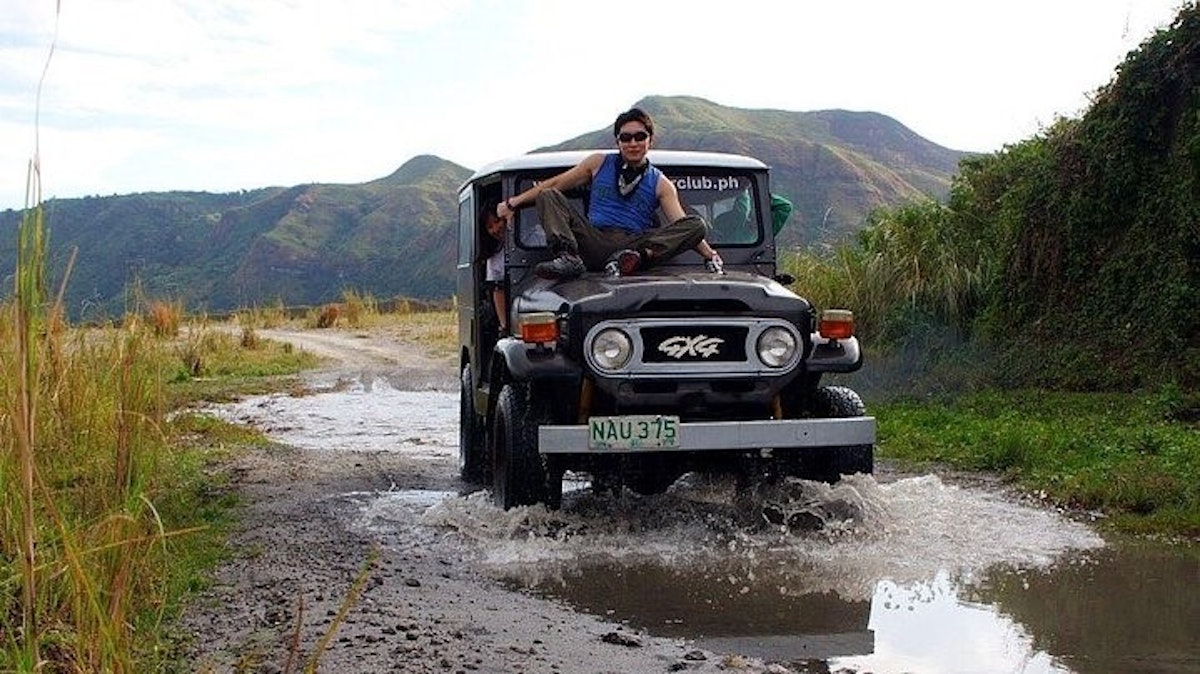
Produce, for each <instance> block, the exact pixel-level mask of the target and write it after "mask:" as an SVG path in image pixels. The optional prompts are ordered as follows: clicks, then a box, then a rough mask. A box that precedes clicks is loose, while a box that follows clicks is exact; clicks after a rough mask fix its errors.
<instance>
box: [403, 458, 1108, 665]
mask: <svg viewBox="0 0 1200 674" xmlns="http://www.w3.org/2000/svg"><path fill="white" fill-rule="evenodd" d="M759 497H760V498H761V499H762V500H761V505H762V506H763V507H764V509H770V510H773V511H774V512H776V513H782V514H783V515H782V516H781V517H774V518H771V519H773V520H774V521H780V522H786V521H788V520H795V519H797V518H796V517H795V515H796V514H798V513H808V514H809V515H812V516H813V518H817V519H821V520H824V521H825V524H824V526H823V527H822V528H820V529H818V530H815V531H814V530H811V528H810V527H807V526H806V527H800V528H795V527H793V528H789V527H787V526H782V525H773V524H770V523H767V522H766V521H765V520H759V521H758V522H757V524H755V525H752V526H747V522H746V518H745V513H744V511H743V510H740V509H739V507H738V506H737V505H735V503H734V499H733V498H732V486H731V485H730V484H729V483H720V482H710V481H698V482H696V483H694V484H689V483H687V482H686V481H685V483H683V484H678V485H676V486H675V487H674V488H672V490H671V491H669V492H668V493H667V494H664V495H661V496H656V497H646V498H640V497H636V496H632V495H628V494H626V495H625V496H623V497H600V496H594V495H591V494H590V493H587V492H583V493H578V494H575V495H573V498H569V499H568V498H564V507H563V510H562V511H560V512H557V513H551V512H548V511H546V510H544V509H542V508H518V509H514V510H511V511H508V512H501V511H499V510H496V509H495V508H493V507H492V506H491V505H490V503H488V500H487V495H486V494H475V495H472V496H470V497H466V498H457V499H449V500H447V501H444V502H442V503H440V504H437V505H435V506H433V507H432V508H430V509H429V510H428V511H427V512H426V513H425V516H424V520H425V521H426V523H428V524H432V525H437V526H449V527H452V528H454V529H455V530H456V531H457V532H458V533H459V534H460V535H461V536H463V537H465V538H467V539H470V540H474V541H476V542H477V545H476V547H477V548H478V550H479V555H480V558H481V563H482V564H483V565H484V566H485V567H486V568H487V569H488V570H490V572H491V573H492V574H493V575H494V576H496V577H497V578H499V579H501V580H502V581H503V582H505V583H506V584H508V585H510V586H512V587H515V588H521V589H526V590H529V591H531V592H534V593H536V594H539V595H543V596H548V597H554V598H558V599H561V600H563V601H566V602H567V603H569V604H571V605H573V606H575V607H577V608H578V609H580V610H584V611H588V612H591V613H595V614H598V615H602V616H606V617H608V618H610V619H612V620H616V621H620V622H624V623H628V624H631V625H633V626H636V627H638V628H640V629H644V630H646V631H648V632H650V633H653V634H656V635H660V636H667V637H684V638H689V639H694V640H695V641H696V643H697V644H698V645H699V646H702V647H704V648H707V649H709V650H713V651H715V652H718V653H721V652H729V653H739V654H743V655H748V656H753V657H759V658H763V659H766V660H770V661H777V662H790V663H805V664H811V663H815V662H823V663H827V664H829V665H830V666H834V665H836V666H838V667H849V668H852V669H854V670H857V671H872V672H876V673H877V674H884V673H886V672H963V671H972V672H993V671H995V672H1011V671H1023V672H1061V671H1071V670H1069V669H1066V668H1064V667H1063V666H1061V665H1060V664H1057V663H1056V660H1055V659H1054V658H1052V657H1051V656H1050V655H1048V654H1047V653H1046V652H1045V651H1044V650H1042V649H1040V647H1039V645H1038V644H1037V641H1036V640H1035V639H1034V638H1033V637H1031V636H1030V635H1029V633H1028V632H1027V631H1026V629H1025V628H1024V627H1022V626H1021V624H1020V623H1018V622H1015V621H1014V620H1013V619H1012V618H1010V617H1007V616H1006V615H1005V614H1004V613H1003V612H1002V611H1001V610H1000V609H999V608H997V607H996V606H994V605H993V604H991V603H990V602H986V601H982V602H975V601H968V600H967V599H965V597H966V596H967V593H968V592H970V588H973V587H975V586H976V585H977V584H978V583H979V582H980V580H981V579H984V578H986V577H989V575H988V574H989V573H991V570H992V569H995V568H997V565H999V566H1000V568H1006V569H1024V570H1027V571H1028V570H1042V569H1046V568H1048V567H1051V566H1052V565H1054V564H1058V565H1060V566H1064V565H1065V566H1070V565H1071V563H1070V562H1071V560H1075V559H1078V558H1080V557H1081V555H1083V554H1086V553H1087V552H1088V551H1098V550H1101V549H1102V548H1103V545H1104V543H1103V541H1102V539H1100V538H1099V537H1098V536H1097V535H1096V534H1095V533H1094V532H1092V531H1091V530H1090V529H1088V528H1087V527H1086V526H1084V525H1082V524H1079V523H1075V522H1071V521H1068V520H1064V519H1062V518H1061V517H1059V516H1057V515H1055V514H1054V513H1051V512H1047V511H1044V510H1040V509H1036V508H1031V507H1026V506H1023V505H1019V504H1016V503H1013V502H1010V501H1007V500H1005V499H1003V498H1001V497H999V496H996V495H993V494H989V493H986V492H980V491H975V490H969V489H961V488H958V487H955V486H952V485H947V484H945V483H943V482H942V481H941V480H939V479H938V478H936V477H933V476H925V477H920V478H912V479H906V480H899V481H896V482H892V483H887V484H879V483H877V482H876V481H875V480H874V479H873V478H871V477H864V476H854V477H851V478H848V479H846V480H843V481H842V482H841V483H839V484H837V485H833V486H830V485H825V484H819V483H808V482H802V481H794V482H790V483H788V484H786V485H783V486H781V487H780V488H779V489H778V490H775V491H772V492H769V493H761V494H760V495H759ZM837 514H841V515H842V516H844V517H845V518H846V519H838V518H837V517H836V515H837ZM800 519H804V520H806V521H807V519H809V518H800ZM967 663H970V664H967Z"/></svg>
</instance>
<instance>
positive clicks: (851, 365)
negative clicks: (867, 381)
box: [806, 332, 862, 372]
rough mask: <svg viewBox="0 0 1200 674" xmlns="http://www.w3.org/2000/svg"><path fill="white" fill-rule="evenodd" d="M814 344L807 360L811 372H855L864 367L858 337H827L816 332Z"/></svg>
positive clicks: (813, 334)
mask: <svg viewBox="0 0 1200 674" xmlns="http://www.w3.org/2000/svg"><path fill="white" fill-rule="evenodd" d="M812 344H813V348H812V353H810V354H809V356H808V360H807V361H806V366H807V367H808V371H809V372H854V371H855V370H857V369H858V368H860V367H862V350H861V349H859V346H858V338H857V337H847V338H845V339H825V338H824V337H822V336H821V335H819V334H817V333H815V332H814V333H812Z"/></svg>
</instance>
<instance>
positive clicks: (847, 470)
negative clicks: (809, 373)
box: [811, 386, 875, 483]
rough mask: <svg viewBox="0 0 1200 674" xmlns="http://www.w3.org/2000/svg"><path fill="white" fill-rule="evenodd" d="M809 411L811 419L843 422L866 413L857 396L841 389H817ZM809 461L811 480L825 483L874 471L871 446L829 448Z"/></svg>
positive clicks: (850, 391)
mask: <svg viewBox="0 0 1200 674" xmlns="http://www.w3.org/2000/svg"><path fill="white" fill-rule="evenodd" d="M811 410H812V414H813V416H814V417H817V418H819V419H846V418H850V417H861V416H865V415H866V413H867V407H866V405H864V404H863V401H862V398H861V397H859V395H858V393H856V392H855V391H854V390H853V389H849V388H846V387H845V386H822V387H820V388H818V389H817V390H816V391H814V392H813V397H812V403H811ZM812 458H813V459H814V460H813V461H812V464H813V465H812V467H813V469H814V475H813V477H815V478H816V479H819V480H823V481H825V482H831V483H832V482H837V481H838V480H839V479H841V476H842V475H852V474H854V473H863V474H865V475H870V474H871V473H873V472H875V447H874V446H873V445H851V446H848V447H831V448H828V449H825V450H822V451H820V452H818V453H816V455H815V456H813V457H812Z"/></svg>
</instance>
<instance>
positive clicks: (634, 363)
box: [584, 318, 804, 379]
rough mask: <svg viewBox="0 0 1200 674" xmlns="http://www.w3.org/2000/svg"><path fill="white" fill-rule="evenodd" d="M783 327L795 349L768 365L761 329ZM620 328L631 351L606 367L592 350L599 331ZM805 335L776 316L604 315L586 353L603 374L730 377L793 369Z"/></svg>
mask: <svg viewBox="0 0 1200 674" xmlns="http://www.w3.org/2000/svg"><path fill="white" fill-rule="evenodd" d="M773 326H774V327H782V328H784V329H785V330H787V331H789V332H791V333H792V335H793V336H794V337H795V339H796V344H797V345H798V347H799V348H797V353H796V355H795V356H794V357H793V358H792V359H791V361H789V362H788V363H786V364H785V365H784V366H783V367H778V368H774V367H769V366H767V365H766V364H765V363H763V362H762V361H761V360H760V359H759V356H758V349H757V342H758V338H759V336H760V335H762V333H763V331H765V330H767V329H768V328H770V327H773ZM611 329H616V330H620V331H621V332H623V333H624V334H625V335H626V336H627V337H628V338H629V341H630V343H631V347H632V354H631V355H630V357H629V358H628V360H627V361H626V363H625V365H623V366H622V367H619V368H616V369H607V368H604V367H602V366H601V365H600V364H599V362H598V361H597V360H596V358H595V356H594V354H593V344H594V342H595V340H596V338H597V336H598V335H599V334H600V333H602V332H604V331H606V330H611ZM803 343H804V342H803V339H802V337H801V334H800V332H799V331H798V330H797V329H796V327H795V326H794V325H792V324H791V323H788V322H787V321H784V320H782V319H777V318H699V319H697V318H687V319H667V318H653V319H626V320H610V321H603V322H601V323H598V324H597V325H595V326H593V327H592V329H591V330H589V331H588V333H587V337H586V338H585V340H584V357H585V359H586V360H587V362H588V366H589V368H590V369H591V370H592V371H593V372H595V373H596V374H597V375H598V376H601V377H620V378H630V377H638V378H651V379H653V378H658V377H661V378H673V379H680V378H682V379H688V378H695V379H700V378H712V377H716V378H732V377H747V376H749V377H757V376H779V375H783V374H787V373H789V372H791V371H792V370H793V369H795V367H796V365H797V364H798V363H799V362H800V357H801V355H802V353H801V352H802V351H803V348H802V347H803Z"/></svg>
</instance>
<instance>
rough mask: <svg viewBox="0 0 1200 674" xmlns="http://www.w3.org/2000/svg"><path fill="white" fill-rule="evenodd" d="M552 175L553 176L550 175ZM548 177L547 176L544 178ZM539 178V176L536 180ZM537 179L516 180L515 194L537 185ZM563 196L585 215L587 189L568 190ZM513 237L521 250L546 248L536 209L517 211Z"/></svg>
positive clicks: (544, 235) (543, 231) (544, 232)
mask: <svg viewBox="0 0 1200 674" xmlns="http://www.w3.org/2000/svg"><path fill="white" fill-rule="evenodd" d="M551 175H553V174H551ZM545 177H549V176H545ZM540 178H541V177H540V176H539V178H538V179H540ZM538 179H533V178H519V179H518V180H517V187H516V190H515V193H516V194H520V193H521V192H524V191H525V190H527V189H529V188H530V187H533V186H534V185H535V184H537V182H538ZM564 195H565V196H566V197H567V199H569V200H570V201H571V203H573V204H575V205H577V206H578V207H579V209H580V210H581V211H583V212H584V213H585V214H586V213H587V204H588V199H587V197H588V190H587V188H586V187H585V188H582V189H575V190H568V191H567V192H565V193H564ZM515 220H516V223H515V227H514V229H515V235H514V237H513V238H514V239H515V240H516V243H517V245H518V246H520V247H522V248H545V247H546V231H545V230H544V229H542V221H541V220H539V219H538V214H537V209H536V208H522V209H521V210H519V211H517V217H516V218H515Z"/></svg>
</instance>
